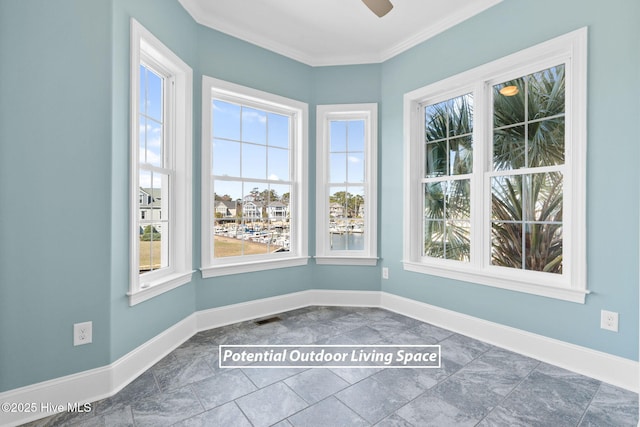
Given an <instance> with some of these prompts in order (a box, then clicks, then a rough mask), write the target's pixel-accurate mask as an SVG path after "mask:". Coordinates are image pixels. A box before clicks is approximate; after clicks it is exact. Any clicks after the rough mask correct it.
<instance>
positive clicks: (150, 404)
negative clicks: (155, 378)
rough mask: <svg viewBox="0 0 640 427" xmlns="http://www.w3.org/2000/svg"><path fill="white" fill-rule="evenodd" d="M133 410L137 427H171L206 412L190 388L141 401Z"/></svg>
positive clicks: (132, 406)
mask: <svg viewBox="0 0 640 427" xmlns="http://www.w3.org/2000/svg"><path fill="white" fill-rule="evenodd" d="M131 408H132V411H133V420H134V422H135V424H136V427H145V426H150V427H161V426H169V425H172V424H175V423H177V422H178V421H182V420H185V419H187V418H190V417H192V416H194V415H197V414H199V413H201V412H203V411H204V408H203V407H202V405H201V404H200V402H199V401H198V399H197V398H196V395H195V394H194V393H193V391H191V389H190V388H189V387H183V388H181V389H178V390H174V391H171V392H168V393H161V394H156V395H154V396H152V397H149V398H146V399H142V400H139V401H137V402H135V403H134V404H133V405H131Z"/></svg>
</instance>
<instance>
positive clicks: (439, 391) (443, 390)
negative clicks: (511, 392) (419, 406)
mask: <svg viewBox="0 0 640 427" xmlns="http://www.w3.org/2000/svg"><path fill="white" fill-rule="evenodd" d="M483 365H484V364H483ZM480 367H481V368H484V367H485V366H480ZM496 372H497V371H496V370H495V369H478V366H471V365H467V366H465V367H463V368H462V369H461V370H460V371H459V372H457V373H456V374H454V375H452V376H451V377H449V378H448V379H446V380H445V381H443V382H441V383H440V384H438V385H437V386H436V387H434V388H433V389H432V390H431V392H430V395H432V396H434V397H437V398H438V399H440V400H441V401H443V402H446V403H448V404H449V405H451V406H453V407H455V408H457V409H458V410H459V411H460V412H461V413H463V414H466V415H468V416H469V418H471V419H475V420H480V419H482V418H483V417H484V416H485V415H487V414H488V413H489V411H490V410H491V409H493V408H494V407H495V406H496V405H497V404H498V403H500V402H501V401H502V399H503V397H504V396H503V395H501V394H498V393H496V392H494V391H493V390H492V389H493V388H495V387H497V386H502V387H504V382H505V381H504V380H503V379H502V378H500V377H496V378H497V379H496V378H493V377H492V374H494V373H496ZM518 382H519V380H518V381H516V382H515V383H513V384H512V385H511V388H513V387H515V385H516V384H517V383H518ZM496 384H497V385H496Z"/></svg>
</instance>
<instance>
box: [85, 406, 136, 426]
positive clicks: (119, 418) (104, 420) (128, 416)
mask: <svg viewBox="0 0 640 427" xmlns="http://www.w3.org/2000/svg"><path fill="white" fill-rule="evenodd" d="M133 426H134V423H133V414H132V413H131V407H130V406H122V407H120V408H118V409H115V410H113V411H111V412H109V413H107V414H103V415H96V416H95V417H93V418H91V419H89V420H85V421H83V422H80V423H78V424H75V423H74V424H73V427H133Z"/></svg>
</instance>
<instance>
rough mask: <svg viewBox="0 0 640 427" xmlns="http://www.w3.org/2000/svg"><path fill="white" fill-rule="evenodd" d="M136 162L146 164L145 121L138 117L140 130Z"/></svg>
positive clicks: (143, 118)
mask: <svg viewBox="0 0 640 427" xmlns="http://www.w3.org/2000/svg"><path fill="white" fill-rule="evenodd" d="M138 146H139V151H138V162H139V163H147V119H146V117H144V116H140V129H139V130H138Z"/></svg>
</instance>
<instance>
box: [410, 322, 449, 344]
mask: <svg viewBox="0 0 640 427" xmlns="http://www.w3.org/2000/svg"><path fill="white" fill-rule="evenodd" d="M411 332H413V333H415V334H417V335H419V336H421V337H424V338H425V339H430V340H435V342H438V341H442V340H444V339H447V338H449V337H450V336H451V335H453V332H451V331H450V330H448V329H442V328H439V327H437V326H434V325H431V324H429V323H420V324H419V325H418V326H416V327H414V328H412V329H411Z"/></svg>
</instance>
